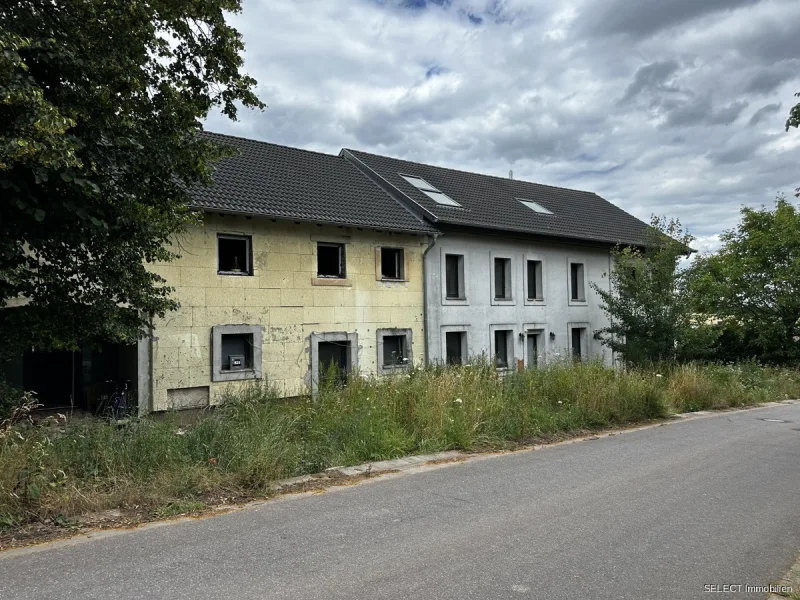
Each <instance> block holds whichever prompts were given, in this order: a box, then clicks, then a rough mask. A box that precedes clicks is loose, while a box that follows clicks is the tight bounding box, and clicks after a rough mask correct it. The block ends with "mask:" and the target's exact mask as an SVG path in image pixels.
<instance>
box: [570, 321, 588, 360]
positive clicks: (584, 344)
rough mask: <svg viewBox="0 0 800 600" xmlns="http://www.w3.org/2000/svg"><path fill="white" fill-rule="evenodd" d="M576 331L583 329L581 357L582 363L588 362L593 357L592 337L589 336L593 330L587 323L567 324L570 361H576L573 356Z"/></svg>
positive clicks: (573, 322) (574, 322)
mask: <svg viewBox="0 0 800 600" xmlns="http://www.w3.org/2000/svg"><path fill="white" fill-rule="evenodd" d="M575 329H582V330H583V333H581V339H580V342H581V356H580V361H581V362H586V361H588V360H589V359H590V358H591V356H592V352H591V336H590V335H589V331H590V330H591V326H590V324H589V323H588V322H586V321H572V322H569V323H567V356H568V357H569V358H570V360H575V356H574V355H573V351H572V332H573V330H575Z"/></svg>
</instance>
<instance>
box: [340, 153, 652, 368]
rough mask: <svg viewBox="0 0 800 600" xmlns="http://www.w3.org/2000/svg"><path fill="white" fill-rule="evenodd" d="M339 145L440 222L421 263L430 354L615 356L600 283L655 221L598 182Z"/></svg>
mask: <svg viewBox="0 0 800 600" xmlns="http://www.w3.org/2000/svg"><path fill="white" fill-rule="evenodd" d="M342 156H343V157H344V158H345V159H346V160H348V161H350V162H351V163H353V164H354V165H355V166H357V167H358V168H359V169H360V170H361V172H362V173H364V175H366V176H367V177H368V178H369V179H370V180H372V181H373V182H374V183H375V184H376V185H379V186H381V187H382V189H384V190H385V191H386V192H387V193H389V194H391V195H392V196H393V197H394V198H395V199H397V200H398V201H399V202H403V203H404V204H405V205H406V206H408V207H409V209H410V210H413V211H415V213H416V214H418V215H419V216H420V217H422V218H424V219H426V220H428V221H429V222H430V223H432V224H434V225H435V226H436V228H437V230H438V233H437V236H436V242H435V245H434V246H433V247H432V248H431V250H430V251H429V252H428V253H426V255H425V269H424V270H425V307H426V330H427V349H428V359H429V361H433V362H442V363H444V362H447V363H465V362H468V361H469V360H470V359H471V358H472V357H475V356H478V355H482V356H484V357H486V358H487V359H490V360H494V361H495V362H496V364H497V365H498V367H499V368H501V369H512V368H519V367H522V366H534V365H536V364H538V363H541V362H542V361H547V360H553V359H565V358H573V359H580V360H590V359H601V360H603V361H605V362H606V363H608V364H610V363H611V362H612V361H613V356H612V355H611V353H610V352H609V351H608V349H607V348H605V347H603V346H601V344H600V342H599V341H598V340H597V339H596V337H595V333H596V332H597V330H598V329H601V328H603V327H605V326H607V325H608V317H607V315H606V313H605V312H604V311H603V310H602V308H601V305H600V301H599V296H598V294H597V293H596V292H595V290H594V288H593V287H592V286H593V284H594V285H597V286H599V287H600V288H601V289H606V290H607V289H609V277H608V275H609V273H610V272H611V269H612V268H613V265H612V261H611V249H612V248H613V247H614V246H615V245H617V244H626V245H642V244H644V243H645V242H646V234H647V225H645V224H644V223H642V222H641V221H639V220H638V219H636V218H634V217H632V216H631V215H629V214H627V213H625V212H624V211H622V210H621V209H619V208H617V207H616V206H614V205H613V204H611V203H610V202H608V201H606V200H604V199H603V198H600V197H599V196H597V195H596V194H593V193H590V192H582V191H578V190H570V189H566V188H555V187H551V186H546V185H539V184H535V183H530V182H526V181H518V180H513V179H510V178H500V177H492V176H487V175H480V174H477V173H467V172H463V171H456V170H453V169H445V168H441V167H436V166H433V165H426V164H420V163H413V162H408V161H404V160H399V159H394V158H389V157H385V156H378V155H374V154H368V153H364V152H359V151H355V150H343V151H342Z"/></svg>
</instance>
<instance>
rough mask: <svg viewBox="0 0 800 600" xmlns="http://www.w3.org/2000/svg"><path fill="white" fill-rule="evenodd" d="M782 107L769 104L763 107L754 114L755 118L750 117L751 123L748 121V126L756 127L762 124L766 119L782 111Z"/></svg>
mask: <svg viewBox="0 0 800 600" xmlns="http://www.w3.org/2000/svg"><path fill="white" fill-rule="evenodd" d="M780 109H781V105H780V104H767V105H766V106H762V107H761V108H759V109H758V110H757V111H756V112H754V113H753V116H752V117H750V121H748V125H751V126H752V125H756V124H757V123H760V122H761V121H763V120H764V119H765V118H767V117H768V116H770V115H774V114H775V113H777V112H778V111H780Z"/></svg>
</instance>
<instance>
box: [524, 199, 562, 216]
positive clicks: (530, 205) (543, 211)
mask: <svg viewBox="0 0 800 600" xmlns="http://www.w3.org/2000/svg"><path fill="white" fill-rule="evenodd" d="M517 200H519V201H520V202H521V203H522V204H524V205H525V206H527V207H528V208H530V209H531V210H532V211H533V212H537V213H540V214H543V215H552V214H553V212H552V211H549V210H547V209H546V208H545V207H544V206H542V205H541V204H539V203H538V202H534V201H533V200H525V199H524V198H517Z"/></svg>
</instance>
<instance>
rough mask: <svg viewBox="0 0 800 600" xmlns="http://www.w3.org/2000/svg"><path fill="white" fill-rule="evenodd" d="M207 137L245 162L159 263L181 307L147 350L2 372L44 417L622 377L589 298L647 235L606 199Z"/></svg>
mask: <svg viewBox="0 0 800 600" xmlns="http://www.w3.org/2000/svg"><path fill="white" fill-rule="evenodd" d="M204 135H206V136H207V137H208V139H211V140H214V141H217V142H219V143H222V144H226V145H230V146H233V147H234V148H235V149H236V150H237V151H238V154H237V155H236V156H234V157H231V158H226V159H223V160H221V161H220V162H219V163H217V164H216V165H215V167H214V173H213V179H214V183H213V184H212V185H211V186H209V187H203V188H198V189H197V190H196V191H195V192H194V193H193V196H192V197H193V207H194V208H195V209H196V210H198V211H199V212H200V213H201V214H202V224H201V225H199V226H196V227H193V228H191V229H190V230H189V231H187V232H186V233H185V234H183V235H182V236H180V238H179V239H175V240H174V242H173V246H174V248H173V249H174V250H175V251H176V252H177V253H178V254H179V255H180V257H179V258H178V259H176V260H175V261H173V262H170V263H167V264H154V265H151V266H150V268H151V269H152V270H153V271H154V272H156V273H158V274H160V275H161V276H163V277H164V279H165V280H166V282H167V284H168V285H170V286H172V287H174V289H175V292H174V298H175V299H176V300H177V301H178V302H179V303H180V308H179V309H178V310H176V311H174V312H172V313H170V314H168V315H167V316H166V317H165V318H163V319H157V320H156V321H155V322H154V323H153V329H152V332H151V335H150V336H148V337H145V338H144V339H142V340H140V341H139V343H138V345H134V346H109V347H108V348H104V351H103V352H97V351H92V350H89V349H85V350H82V351H81V352H77V353H37V352H35V351H33V350H32V351H30V352H28V353H26V355H25V356H24V357H20V359H19V360H18V361H16V362H14V363H12V364H10V365H5V368H4V370H5V372H6V373H5V376H6V377H7V379H9V380H10V381H11V382H12V383H15V384H17V385H20V386H21V387H25V388H26V389H33V390H35V391H37V392H38V393H39V398H40V400H42V401H43V403H44V404H45V405H46V406H47V407H51V408H52V407H60V406H65V405H70V404H71V405H75V406H78V407H83V408H87V409H89V410H92V409H94V408H95V407H96V406H97V402H98V397H99V396H100V395H101V394H102V393H104V392H103V391H102V386H103V385H106V384H107V383H108V382H109V381H112V382H113V381H115V380H121V379H125V380H129V381H131V382H132V383H131V394H135V396H136V397H137V398H138V410H139V412H140V414H144V413H147V412H152V411H164V410H177V409H185V408H203V407H207V406H213V405H215V404H218V403H219V402H220V400H221V398H222V396H223V394H224V393H225V391H226V390H227V389H228V388H229V387H230V386H240V385H247V384H248V383H250V382H253V381H269V382H270V384H271V385H273V386H274V387H275V388H276V389H277V390H278V392H279V393H280V394H281V395H282V396H285V397H292V396H298V395H300V394H303V393H305V392H306V391H311V392H312V393H313V392H315V391H316V390H317V389H318V387H319V385H320V384H321V383H322V382H323V381H325V380H326V379H327V378H329V377H334V378H337V379H339V378H342V377H344V376H346V375H347V374H348V373H351V372H355V371H357V372H359V373H362V374H365V375H378V376H380V375H385V374H391V373H398V372H403V371H404V370H406V369H408V368H409V367H410V366H412V365H422V364H426V363H431V362H433V363H451V364H452V363H461V364H464V363H467V362H468V361H469V360H470V358H471V357H474V356H478V355H482V356H484V357H487V358H489V359H492V360H494V361H495V363H496V364H497V367H498V368H499V369H501V370H507V369H514V368H523V367H526V366H527V367H533V366H535V365H537V364H540V363H542V362H545V361H548V360H551V359H553V358H568V357H572V358H573V359H578V360H586V359H601V360H604V361H606V362H607V363H611V362H613V359H614V357H613V356H611V354H610V352H609V351H608V350H607V349H606V348H604V347H603V346H601V344H600V342H599V341H598V340H597V339H596V338H595V332H596V331H597V330H598V329H600V328H602V327H603V326H605V325H607V324H608V320H607V316H606V314H605V312H604V311H603V310H602V307H601V306H600V302H599V297H598V294H597V293H596V292H595V289H594V286H599V287H600V288H601V289H608V286H609V278H608V274H609V273H610V271H611V269H612V268H613V264H612V254H611V250H612V249H613V248H614V247H615V246H616V245H618V244H623V245H635V246H642V245H645V244H646V236H647V233H648V226H647V225H646V224H644V223H643V222H641V221H640V220H638V219H636V218H634V217H633V216H631V215H629V214H628V213H626V212H624V211H623V210H621V209H619V208H618V207H616V206H615V205H613V204H611V203H610V202H608V201H606V200H604V199H603V198H601V197H599V196H597V195H596V194H593V193H590V192H582V191H576V190H570V189H565V188H558V187H551V186H546V185H540V184H535V183H529V182H525V181H519V180H515V179H512V178H510V177H509V178H504V177H493V176H488V175H480V174H475V173H469V172H463V171H456V170H452V169H446V168H442V167H436V166H432V165H426V164H420V163H414V162H408V161H403V160H399V159H395V158H388V157H385V156H378V155H374V154H368V153H365V152H360V151H357V150H347V149H344V150H342V151H341V152H340V154H339V155H338V156H336V155H329V154H322V153H317V152H310V151H306V150H299V149H296V148H289V147H285V146H279V145H275V144H270V143H265V142H259V141H254V140H248V139H243V138H237V137H232V136H227V135H219V134H211V133H206V134H204ZM44 372H46V373H47V376H46V377H42V376H41V374H42V373H44ZM37 373H38V375H37ZM106 393H107V392H106Z"/></svg>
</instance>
